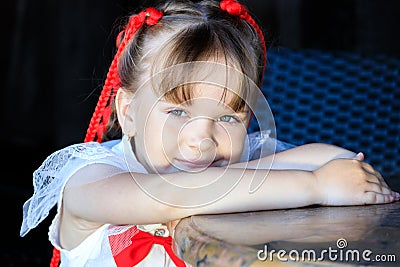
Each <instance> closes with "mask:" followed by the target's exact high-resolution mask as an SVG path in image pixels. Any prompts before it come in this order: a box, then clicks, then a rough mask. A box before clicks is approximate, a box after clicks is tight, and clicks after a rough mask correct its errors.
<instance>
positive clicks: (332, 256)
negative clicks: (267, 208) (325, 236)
mask: <svg viewBox="0 0 400 267" xmlns="http://www.w3.org/2000/svg"><path fill="white" fill-rule="evenodd" d="M347 245H348V244H347V240H346V239H344V238H339V239H338V240H337V241H336V247H334V248H333V247H328V248H327V249H323V250H321V251H316V250H314V249H304V250H301V251H299V250H295V249H292V250H289V251H286V250H284V249H280V250H275V249H269V248H268V246H267V245H264V249H260V250H259V251H258V252H257V258H258V260H260V261H273V260H279V261H284V262H286V261H311V262H318V261H334V262H337V261H340V262H382V263H383V262H396V261H397V259H396V255H395V254H374V253H373V251H372V250H369V249H365V250H359V249H348V248H347Z"/></svg>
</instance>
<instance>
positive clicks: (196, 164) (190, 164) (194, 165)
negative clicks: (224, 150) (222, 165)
mask: <svg viewBox="0 0 400 267" xmlns="http://www.w3.org/2000/svg"><path fill="white" fill-rule="evenodd" d="M217 161H218V160H213V161H188V160H182V159H176V162H178V164H179V165H183V166H185V167H187V168H190V169H198V168H203V169H204V168H207V167H210V166H213V165H214V164H215V163H216V162H217Z"/></svg>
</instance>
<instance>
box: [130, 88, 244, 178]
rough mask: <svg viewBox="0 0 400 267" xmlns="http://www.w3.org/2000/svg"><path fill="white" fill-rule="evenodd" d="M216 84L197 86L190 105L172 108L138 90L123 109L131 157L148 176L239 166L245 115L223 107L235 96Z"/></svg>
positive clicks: (149, 92)
mask: <svg viewBox="0 0 400 267" xmlns="http://www.w3.org/2000/svg"><path fill="white" fill-rule="evenodd" d="M223 93H224V89H223V88H221V87H219V86H216V85H210V84H205V85H196V86H195V87H194V89H193V96H192V99H191V100H190V101H187V102H184V103H182V104H175V103H171V102H168V101H166V100H165V99H164V98H160V97H158V96H157V95H156V94H155V93H154V91H153V90H151V89H147V90H140V92H138V93H137V94H136V95H135V97H134V99H133V101H132V103H131V104H130V107H129V108H127V111H126V112H128V113H129V117H130V118H131V119H130V121H131V123H126V124H125V125H124V126H123V127H130V128H131V129H130V130H129V129H128V131H127V132H129V131H131V132H135V135H134V137H133V139H132V142H133V145H134V150H135V155H136V157H137V159H138V160H139V161H140V163H142V164H143V165H144V166H145V168H146V169H147V170H148V171H149V172H151V173H171V172H177V171H195V170H199V169H204V168H206V167H209V166H211V167H216V166H225V165H227V164H231V163H235V162H238V161H239V159H240V156H241V153H242V150H243V145H244V141H245V137H246V126H247V123H248V119H249V116H248V112H246V111H243V112H235V111H234V110H232V109H231V108H230V107H229V106H228V105H227V104H226V103H230V99H231V98H232V97H233V96H234V94H233V93H232V92H229V90H228V91H227V92H226V94H225V96H224V98H222V96H223ZM133 128H134V129H133Z"/></svg>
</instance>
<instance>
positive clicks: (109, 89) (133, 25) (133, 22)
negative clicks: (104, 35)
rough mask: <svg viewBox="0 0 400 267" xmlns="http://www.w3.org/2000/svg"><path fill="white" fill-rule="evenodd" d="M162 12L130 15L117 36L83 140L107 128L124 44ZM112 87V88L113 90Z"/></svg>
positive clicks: (57, 253)
mask: <svg viewBox="0 0 400 267" xmlns="http://www.w3.org/2000/svg"><path fill="white" fill-rule="evenodd" d="M162 16H163V12H162V11H160V10H157V9H155V8H152V7H150V8H147V9H145V10H143V11H141V12H140V13H139V14H137V15H134V16H131V17H130V19H129V21H128V24H127V25H126V26H125V29H124V30H123V31H122V32H120V33H119V34H118V36H117V47H118V50H117V53H116V54H115V56H114V59H113V61H112V63H111V66H110V68H109V70H108V73H107V78H106V80H105V82H104V86H103V90H102V91H101V94H100V97H99V100H98V102H97V105H96V108H95V110H94V113H93V115H92V118H91V120H90V123H89V127H88V130H87V132H86V137H85V139H84V142H90V141H94V139H95V138H96V137H97V140H96V141H97V142H99V143H101V139H102V136H103V133H104V132H106V130H107V124H108V121H109V119H110V115H111V102H112V100H113V98H114V97H115V94H116V93H117V91H118V89H119V86H120V83H121V80H120V77H119V75H118V70H117V64H118V60H119V58H120V56H121V54H122V52H123V51H124V49H125V47H126V44H127V43H128V42H129V41H130V40H131V38H132V37H133V35H134V34H135V33H136V31H137V30H138V29H140V28H141V27H142V26H143V25H144V24H147V25H149V26H152V25H155V24H157V22H158V21H159V20H160V19H161V18H162ZM113 89H114V90H113ZM59 263H60V251H59V250H58V249H57V248H53V256H52V258H51V261H50V267H56V266H58V265H59Z"/></svg>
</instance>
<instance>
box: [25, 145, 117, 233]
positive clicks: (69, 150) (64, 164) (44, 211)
mask: <svg viewBox="0 0 400 267" xmlns="http://www.w3.org/2000/svg"><path fill="white" fill-rule="evenodd" d="M112 155H113V153H112V151H110V150H109V149H107V148H105V147H103V146H101V145H100V144H99V143H97V142H90V143H82V144H76V145H72V146H69V147H66V148H64V149H61V150H59V151H57V152H54V153H53V154H51V155H50V156H48V157H47V158H46V159H45V161H44V162H43V163H42V165H41V166H40V167H39V168H38V169H37V170H36V171H35V172H34V173H33V188H34V193H33V196H32V197H31V198H30V199H28V200H27V201H26V202H25V203H24V205H23V219H22V226H21V230H20V235H21V236H25V235H26V234H27V233H28V232H29V231H30V230H31V229H33V228H35V227H36V226H37V225H38V224H39V223H40V222H41V221H43V220H44V219H45V218H46V217H47V215H48V214H49V212H50V210H51V209H52V208H53V207H54V206H55V205H56V203H57V201H58V200H59V198H60V194H61V192H62V190H63V188H64V185H65V183H66V182H67V180H68V178H69V177H70V176H71V168H70V167H68V166H69V165H71V164H69V163H71V161H72V160H74V159H81V160H82V161H84V162H89V161H96V160H98V159H102V158H106V157H110V156H112ZM72 165H74V164H72ZM78 168H79V167H78ZM68 169H69V170H68ZM76 170H77V166H76V165H75V171H76Z"/></svg>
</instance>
